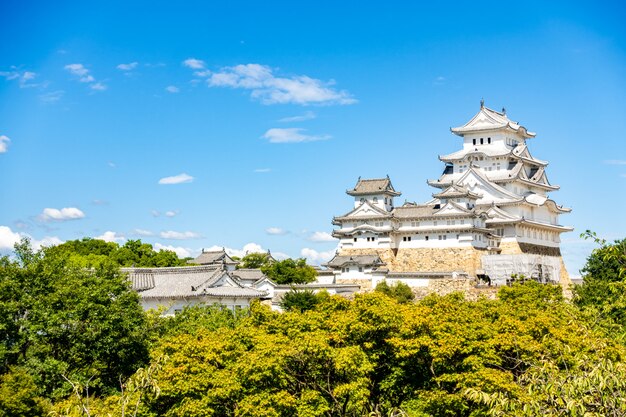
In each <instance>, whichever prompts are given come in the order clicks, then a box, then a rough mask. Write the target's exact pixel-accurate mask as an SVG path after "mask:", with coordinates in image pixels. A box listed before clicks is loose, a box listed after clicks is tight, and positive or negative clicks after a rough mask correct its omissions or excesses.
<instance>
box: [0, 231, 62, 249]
mask: <svg viewBox="0 0 626 417" xmlns="http://www.w3.org/2000/svg"><path fill="white" fill-rule="evenodd" d="M22 238H28V239H29V240H30V242H31V245H32V247H33V249H35V250H39V249H41V248H42V247H44V246H45V247H48V246H54V245H60V244H61V243H63V241H62V240H61V239H59V238H58V237H56V236H46V237H44V238H43V239H40V240H38V239H34V238H33V237H32V236H30V235H28V234H26V233H17V232H14V231H12V230H11V228H9V227H7V226H0V251H3V250H7V249H8V250H12V249H13V246H14V245H15V244H16V243H18V242H19V241H20V240H22Z"/></svg>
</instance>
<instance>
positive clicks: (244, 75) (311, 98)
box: [207, 64, 357, 105]
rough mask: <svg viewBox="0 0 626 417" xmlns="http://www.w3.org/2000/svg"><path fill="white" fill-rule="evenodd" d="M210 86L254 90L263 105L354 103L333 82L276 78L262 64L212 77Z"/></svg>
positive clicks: (354, 100)
mask: <svg viewBox="0 0 626 417" xmlns="http://www.w3.org/2000/svg"><path fill="white" fill-rule="evenodd" d="M207 83H208V85H209V86H210V87H230V88H242V89H246V90H251V93H250V95H251V97H252V98H254V99H258V100H260V101H261V102H262V103H263V104H285V103H293V104H301V105H309V104H318V105H324V104H325V105H329V104H354V103H356V102H357V100H356V99H354V98H353V97H352V96H351V95H350V94H349V93H348V92H347V91H343V90H341V91H337V90H335V89H333V88H332V87H331V86H332V85H333V84H334V81H329V82H323V81H321V80H317V79H315V78H310V77H308V76H306V75H295V76H292V77H276V76H275V75H274V73H273V70H272V69H271V68H270V67H268V66H266V65H260V64H245V65H236V66H234V67H225V68H222V70H221V71H220V72H214V73H212V74H210V77H209V78H208V79H207Z"/></svg>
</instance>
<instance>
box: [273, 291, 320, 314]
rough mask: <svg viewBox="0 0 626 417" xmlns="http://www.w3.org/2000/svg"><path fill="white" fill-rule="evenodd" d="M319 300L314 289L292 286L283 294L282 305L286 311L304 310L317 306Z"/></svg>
mask: <svg viewBox="0 0 626 417" xmlns="http://www.w3.org/2000/svg"><path fill="white" fill-rule="evenodd" d="M318 302H319V300H318V298H317V296H316V295H315V293H314V292H313V291H312V290H310V289H305V290H297V289H295V288H292V289H291V290H289V291H288V292H286V293H285V294H284V295H283V298H282V300H281V302H280V306H281V307H282V308H283V310H285V311H299V312H303V311H307V310H311V309H313V308H315V306H316V305H317V303H318Z"/></svg>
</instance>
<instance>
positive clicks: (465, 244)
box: [327, 102, 573, 288]
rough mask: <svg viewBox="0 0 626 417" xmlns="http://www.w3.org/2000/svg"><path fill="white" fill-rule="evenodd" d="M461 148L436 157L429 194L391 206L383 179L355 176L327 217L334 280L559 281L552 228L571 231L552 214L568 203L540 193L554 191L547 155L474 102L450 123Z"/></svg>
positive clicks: (556, 232) (425, 283)
mask: <svg viewBox="0 0 626 417" xmlns="http://www.w3.org/2000/svg"><path fill="white" fill-rule="evenodd" d="M451 131H452V133H453V134H455V135H457V136H459V138H460V139H461V141H462V148H461V149H460V150H458V151H456V152H453V153H451V154H449V155H442V156H439V159H440V160H441V161H442V162H443V163H444V164H445V166H444V169H443V173H442V174H441V176H440V177H439V178H438V179H435V180H429V181H428V184H429V185H430V186H432V187H434V188H435V190H434V193H433V194H432V199H431V200H430V201H428V202H426V203H423V204H416V203H404V204H403V205H401V206H396V205H395V201H394V200H395V198H396V197H398V196H400V195H401V193H400V192H399V191H396V190H395V189H394V187H393V185H392V183H391V180H390V179H389V177H387V178H379V179H361V178H359V180H358V181H357V183H356V185H355V186H354V188H352V189H349V190H347V191H346V193H347V194H348V195H349V196H351V197H352V198H353V199H354V205H353V208H352V210H351V211H349V212H348V213H346V214H344V215H341V216H337V217H335V218H333V225H335V226H336V228H335V230H334V231H333V236H334V237H336V238H338V239H339V249H338V254H337V255H336V256H335V258H334V259H332V260H331V261H330V262H329V263H328V264H327V266H328V267H329V268H332V269H333V271H334V273H335V277H336V281H337V282H351V283H354V282H358V283H360V284H361V285H362V286H364V287H365V288H367V287H370V286H375V285H376V283H377V282H378V281H379V280H382V279H386V280H389V279H391V280H399V281H404V282H406V283H407V284H409V285H410V286H413V287H419V286H422V287H432V286H433V285H434V282H435V281H436V280H438V279H439V280H441V279H447V280H458V279H459V278H464V279H466V280H483V281H484V282H488V283H491V284H496V285H502V284H505V283H506V281H507V280H508V279H510V278H511V275H512V274H524V275H525V276H527V277H532V278H534V279H536V280H538V281H541V282H555V283H558V282H560V283H562V284H564V285H565V284H568V283H569V276H568V274H567V271H566V269H565V266H564V264H563V260H562V258H561V252H560V248H559V243H560V235H561V233H564V232H569V231H571V230H573V228H571V227H567V226H562V225H560V223H559V216H560V215H561V214H562V213H568V212H570V211H571V210H570V209H569V208H565V207H563V206H560V205H558V204H557V203H556V202H555V201H554V200H552V199H551V198H550V197H549V196H548V194H549V193H550V192H552V191H556V190H558V189H559V187H558V186H556V185H552V184H550V182H549V181H548V177H547V175H546V167H547V165H548V163H547V162H545V161H542V160H540V159H537V158H535V157H533V156H532V155H531V153H530V151H529V149H528V144H527V142H528V141H529V140H530V139H532V138H534V137H535V133H532V132H530V131H528V130H527V129H526V128H525V127H524V126H522V125H520V124H519V123H516V122H513V121H511V120H510V119H509V118H508V117H507V114H506V111H505V110H504V109H502V111H501V112H498V111H495V110H492V109H489V108H487V107H485V106H484V103H483V102H481V106H480V110H479V111H478V113H476V115H475V116H474V117H472V118H471V120H470V121H468V122H467V123H466V124H464V125H463V126H460V127H456V128H452V129H451Z"/></svg>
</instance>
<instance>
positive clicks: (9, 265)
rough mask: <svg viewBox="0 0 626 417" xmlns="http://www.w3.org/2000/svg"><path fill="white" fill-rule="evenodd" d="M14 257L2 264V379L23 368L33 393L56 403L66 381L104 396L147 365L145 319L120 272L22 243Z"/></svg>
mask: <svg viewBox="0 0 626 417" xmlns="http://www.w3.org/2000/svg"><path fill="white" fill-rule="evenodd" d="M90 243H91V242H90ZM16 256H17V259H16V260H10V259H9V258H8V257H3V258H0V373H6V372H14V371H10V369H13V367H16V366H17V367H21V369H23V370H26V371H27V372H28V373H29V374H30V375H31V377H32V380H33V382H34V384H35V385H36V387H37V392H38V394H40V395H45V396H48V397H50V398H57V397H60V396H63V395H66V394H67V392H68V390H69V386H68V385H67V383H66V381H65V379H64V378H68V379H70V380H76V381H82V382H86V381H88V380H89V381H90V385H91V387H92V392H103V391H106V390H107V389H115V388H116V387H118V386H119V381H120V378H123V379H124V378H127V377H128V376H130V375H131V374H132V373H133V372H134V371H135V370H136V369H137V368H138V367H139V366H141V365H142V364H143V363H144V362H145V361H146V360H147V349H148V343H147V342H148V335H147V334H146V331H145V327H146V326H145V324H146V323H145V315H144V313H143V310H142V309H141V306H140V305H139V298H138V295H137V294H136V293H135V292H133V291H132V290H131V289H130V284H129V282H128V280H127V278H126V276H125V275H124V274H121V273H120V271H119V267H117V266H115V265H114V264H113V263H111V262H105V263H102V264H101V265H100V266H98V267H97V268H95V269H87V268H84V267H82V266H79V265H76V264H75V263H73V262H71V261H70V259H69V258H70V257H69V256H68V255H67V254H65V253H63V252H62V251H56V250H51V249H44V250H42V251H38V252H34V251H33V250H32V249H31V248H30V245H29V242H28V241H27V240H23V241H22V242H21V243H20V244H19V245H16ZM15 372H17V371H15Z"/></svg>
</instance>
